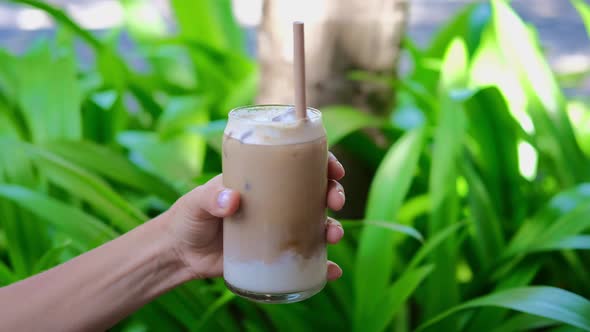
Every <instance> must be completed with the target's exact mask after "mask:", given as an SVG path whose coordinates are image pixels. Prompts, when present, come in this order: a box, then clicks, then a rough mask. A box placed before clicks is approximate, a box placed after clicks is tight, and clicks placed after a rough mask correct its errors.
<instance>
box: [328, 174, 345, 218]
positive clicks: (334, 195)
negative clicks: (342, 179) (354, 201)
mask: <svg viewBox="0 0 590 332" xmlns="http://www.w3.org/2000/svg"><path fill="white" fill-rule="evenodd" d="M327 195H328V197H327V203H328V207H329V208H330V209H332V210H334V211H339V210H340V209H342V207H343V206H344V203H345V202H346V197H345V195H344V188H343V187H342V185H341V184H340V183H338V181H336V180H328V194H327Z"/></svg>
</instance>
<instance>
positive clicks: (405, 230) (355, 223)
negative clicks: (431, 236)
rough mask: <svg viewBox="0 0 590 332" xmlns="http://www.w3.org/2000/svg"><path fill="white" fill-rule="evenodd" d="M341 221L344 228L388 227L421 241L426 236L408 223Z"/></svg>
mask: <svg viewBox="0 0 590 332" xmlns="http://www.w3.org/2000/svg"><path fill="white" fill-rule="evenodd" d="M340 223H341V224H342V226H344V228H349V227H350V228H352V227H362V226H367V225H371V226H376V227H381V228H383V229H384V230H385V229H386V230H390V231H393V232H398V233H401V234H405V235H408V236H411V237H413V238H414V239H416V240H418V241H420V242H423V241H424V237H423V236H422V234H420V232H418V231H417V230H416V229H415V228H413V227H410V226H407V225H402V224H398V223H393V222H390V221H376V220H352V221H347V220H341V221H340Z"/></svg>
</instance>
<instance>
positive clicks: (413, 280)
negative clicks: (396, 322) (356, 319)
mask: <svg viewBox="0 0 590 332" xmlns="http://www.w3.org/2000/svg"><path fill="white" fill-rule="evenodd" d="M432 270H433V266H432V265H427V266H423V267H419V268H415V269H411V270H406V271H405V272H404V273H403V274H402V275H401V276H400V277H399V278H398V279H397V280H396V281H395V282H394V283H393V284H392V285H391V286H389V288H388V289H387V290H386V291H385V293H384V294H383V295H382V296H381V297H380V302H379V304H378V305H377V306H376V307H375V309H376V310H375V311H373V312H371V313H370V314H369V315H368V316H367V317H364V319H363V321H362V322H363V325H362V326H361V327H360V330H358V331H363V332H364V331H367V332H373V331H374V332H378V331H385V329H386V327H387V325H388V324H389V323H390V322H391V320H392V319H393V318H394V317H395V316H396V314H397V313H398V312H399V310H400V309H401V308H402V306H403V304H404V303H405V302H406V300H407V299H408V298H409V297H410V295H412V293H414V291H415V290H416V288H417V287H418V286H419V285H420V283H421V282H422V281H423V280H424V278H426V277H427V276H428V275H429V274H430V273H431V272H432Z"/></svg>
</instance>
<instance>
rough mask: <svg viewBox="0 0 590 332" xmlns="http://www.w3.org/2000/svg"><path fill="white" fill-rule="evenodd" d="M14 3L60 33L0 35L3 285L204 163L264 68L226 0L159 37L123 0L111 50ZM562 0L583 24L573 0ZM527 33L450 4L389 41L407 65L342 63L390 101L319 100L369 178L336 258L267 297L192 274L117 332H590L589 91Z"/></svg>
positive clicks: (77, 249) (174, 186)
mask: <svg viewBox="0 0 590 332" xmlns="http://www.w3.org/2000/svg"><path fill="white" fill-rule="evenodd" d="M13 2H15V3H19V4H21V5H23V6H33V7H36V8H39V9H41V10H44V11H46V12H47V13H48V14H49V15H50V16H51V17H53V19H54V20H55V21H56V22H57V23H58V27H59V28H58V32H57V34H56V36H55V37H53V38H51V39H46V40H41V41H39V42H38V43H36V44H35V45H33V46H32V47H31V48H30V49H29V50H27V51H26V52H25V53H24V54H19V55H14V54H10V53H8V52H6V51H2V50H0V63H1V64H2V65H1V66H0V151H1V152H0V285H6V284H9V283H12V282H14V281H17V280H19V279H22V278H25V277H27V276H29V275H31V274H34V273H37V272H39V271H42V270H44V269H47V268H49V267H51V266H54V265H56V264H59V263H60V262H63V261H66V260H68V259H70V258H71V257H73V256H75V255H77V254H80V253H82V252H84V251H86V250H89V249H91V248H93V247H95V246H97V245H100V244H101V243H104V242H105V241H108V240H109V239H112V238H114V237H116V236H117V235H119V234H121V233H123V232H125V231H127V230H129V229H131V228H133V227H135V226H136V225H138V224H140V223H141V222H143V221H145V220H146V219H147V218H149V217H152V216H155V215H157V214H158V213H160V212H161V211H163V210H165V209H166V208H167V207H168V206H170V204H171V203H172V202H173V201H174V200H175V199H176V198H177V197H178V196H179V195H181V194H182V193H184V192H186V191H187V190H189V189H190V188H192V187H194V186H195V185H198V184H200V183H203V182H204V181H206V180H207V179H209V178H211V177H212V176H213V175H215V174H217V173H218V172H220V169H221V168H220V166H221V164H220V158H219V153H220V145H219V139H220V135H221V132H222V130H223V127H224V125H225V122H224V121H225V117H226V113H227V111H228V110H229V109H231V108H233V107H235V106H239V105H244V104H248V103H251V102H252V100H253V97H254V95H255V93H256V86H257V81H258V79H259V78H258V71H257V65H256V63H255V62H254V61H253V60H251V59H249V58H248V57H247V55H246V53H245V51H244V45H243V38H242V35H241V32H240V29H239V28H238V26H237V25H236V23H235V21H234V20H233V18H232V16H231V11H230V1H229V0H223V1H213V0H199V1H184V0H174V1H172V2H171V4H172V9H173V14H174V15H175V18H176V20H177V23H178V27H179V29H178V33H176V34H174V35H170V33H169V32H167V31H166V30H165V28H164V25H163V23H162V22H163V19H162V18H161V17H154V18H152V19H151V20H148V21H145V20H138V15H137V13H140V12H141V11H142V6H145V3H142V2H141V1H132V0H126V1H122V4H123V7H124V9H125V17H126V21H125V27H124V29H125V31H126V32H127V33H128V34H129V35H130V36H131V38H132V39H133V40H134V42H135V43H136V44H137V47H136V48H135V49H133V50H132V51H131V53H130V54H126V55H125V56H123V54H120V53H119V52H118V51H117V48H116V45H117V42H118V38H119V37H120V36H119V33H118V32H117V31H113V32H112V33H107V34H105V35H104V36H103V37H98V36H96V35H95V34H94V33H92V32H90V31H86V30H84V29H83V28H81V27H79V26H78V25H77V24H76V22H75V21H73V20H72V19H70V18H69V17H68V16H67V14H66V13H65V12H63V11H62V10H61V9H59V8H56V7H54V6H52V5H49V4H46V3H44V2H41V1H35V0H13ZM572 4H573V5H574V6H575V7H576V9H577V10H578V11H579V12H580V14H581V17H582V18H583V20H585V23H586V27H587V28H589V27H590V18H589V16H588V13H590V6H588V5H587V4H585V3H584V2H583V1H577V0H573V1H572ZM187 13H191V15H190V16H187ZM194 15H199V19H197V18H196V17H194ZM537 38H538V37H537V35H536V32H535V30H534V27H531V26H528V25H527V24H525V23H524V22H523V21H522V20H521V19H520V18H519V17H518V15H517V14H516V13H515V12H514V11H513V10H512V8H511V7H510V5H509V4H508V3H507V2H504V1H501V0H492V1H489V2H483V3H477V4H471V5H468V6H466V7H465V9H464V10H463V11H461V12H460V13H459V14H458V15H457V16H456V17H454V18H453V19H452V20H450V21H449V22H448V23H446V24H445V26H443V27H441V28H440V30H439V32H438V33H437V35H436V36H435V37H434V38H433V40H432V42H431V43H430V45H429V46H428V47H426V48H418V47H416V46H415V45H414V44H413V42H412V41H411V40H409V39H406V40H405V41H404V48H405V50H406V51H407V53H408V54H409V56H410V58H411V61H412V63H413V68H412V70H411V71H410V72H409V73H407V74H405V75H404V76H402V77H397V78H394V77H389V76H386V75H385V76H380V77H378V78H375V77H373V76H372V75H369V74H366V73H362V72H355V73H351V79H360V80H375V79H378V81H379V83H380V84H382V83H388V84H390V85H391V86H392V88H393V89H395V93H396V100H397V101H398V102H397V105H396V107H395V109H393V110H391V111H390V112H384V114H383V115H380V116H371V115H366V114H365V113H361V112H359V111H357V110H355V109H354V108H351V107H348V106H342V105H334V106H331V107H326V108H325V109H323V110H322V111H323V112H324V115H325V117H324V119H325V122H326V128H327V131H328V139H329V143H330V145H331V146H334V145H338V146H339V147H340V148H341V149H344V150H346V151H348V152H349V153H350V154H352V155H353V156H355V157H356V158H357V161H358V162H359V163H360V164H361V165H363V166H364V167H365V168H366V169H367V170H369V171H370V172H372V174H373V180H372V183H371V187H370V192H369V197H368V200H367V202H366V204H365V211H364V218H363V220H356V221H346V222H344V225H345V228H346V229H347V236H346V238H345V239H344V240H343V242H342V243H340V244H338V245H336V246H333V247H331V248H330V249H329V250H330V251H329V254H330V257H331V259H333V260H335V261H337V262H338V263H339V264H340V265H341V266H342V267H343V268H344V275H343V277H342V279H341V280H340V281H338V282H335V283H332V284H330V285H329V286H328V287H327V289H326V290H325V291H324V292H322V293H321V294H320V295H318V296H315V297H313V298H312V299H310V300H308V301H305V302H303V303H298V304H293V305H288V306H268V305H259V304H253V303H249V302H246V301H244V300H242V299H240V298H237V297H235V296H233V295H232V294H231V293H229V292H228V291H227V290H226V289H225V287H224V286H223V283H222V282H221V281H220V280H204V281H194V282H190V283H188V284H185V285H183V286H181V287H179V288H177V289H175V290H173V291H171V292H169V293H168V294H166V295H164V296H162V297H160V298H159V299H158V300H156V301H154V302H153V303H151V304H149V305H146V306H145V307H144V308H142V309H141V310H140V311H138V312H137V313H135V314H134V315H132V316H131V317H129V318H128V319H126V320H125V321H123V322H121V323H120V324H119V325H117V326H116V327H115V328H114V329H113V330H114V331H175V330H183V331H184V330H186V331H209V330H222V331H241V330H247V331H271V330H285V331H290V330H293V331H302V330H324V329H326V330H327V329H329V330H342V331H349V330H350V331H369V332H371V331H396V332H405V331H430V330H432V331H438V330H445V331H523V330H543V331H555V332H557V331H579V330H585V331H590V302H589V301H588V300H587V298H589V297H590V289H589V288H588V285H590V280H589V279H590V278H589V277H588V275H589V272H590V269H589V268H588V266H590V256H589V254H588V251H587V250H588V249H589V248H590V244H589V243H590V234H588V230H589V229H590V222H589V220H590V190H589V188H590V183H588V181H589V180H590V149H589V148H588V147H589V145H588V141H589V139H590V136H589V132H588V128H589V125H590V122H588V119H590V111H589V110H590V108H589V106H588V104H587V102H586V101H584V100H579V99H571V98H569V97H568V96H566V95H565V94H564V93H563V91H562V89H561V88H560V86H561V85H562V82H561V81H560V77H558V76H557V75H555V73H553V72H552V71H551V69H550V67H549V65H548V63H547V61H546V59H545V57H544V55H543V53H542V51H541V48H540V46H539V42H538V39H537ZM77 42H82V43H85V44H86V45H87V46H89V48H90V49H91V50H92V52H93V53H94V55H95V59H96V60H95V61H94V62H93V63H91V64H90V66H81V64H80V63H79V60H78V58H77V55H76V53H75V51H74V45H75V43H77ZM586 42H587V41H586ZM130 58H133V59H141V61H143V62H144V63H145V64H146V65H147V66H146V67H147V69H142V70H138V69H136V68H134V66H133V65H132V64H131V63H130V62H129V59H130ZM56 78H59V79H56ZM564 82H565V81H564ZM566 83H567V84H571V82H569V81H568V82H565V83H564V84H566ZM365 128H373V130H376V131H379V132H380V133H381V134H382V137H383V138H385V139H386V141H387V144H386V146H385V147H383V146H382V145H377V144H375V143H374V142H373V141H372V136H369V135H367V134H366V133H365V131H364V129H365ZM525 152H526V153H525Z"/></svg>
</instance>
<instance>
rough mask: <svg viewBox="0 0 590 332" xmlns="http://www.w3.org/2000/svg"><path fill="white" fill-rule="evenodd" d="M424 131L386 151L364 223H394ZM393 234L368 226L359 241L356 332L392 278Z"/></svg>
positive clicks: (418, 153) (407, 136) (374, 182)
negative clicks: (375, 221)
mask: <svg viewBox="0 0 590 332" xmlns="http://www.w3.org/2000/svg"><path fill="white" fill-rule="evenodd" d="M423 144H424V129H423V128H419V129H415V130H413V131H410V132H408V133H407V134H405V135H404V136H402V138H400V139H399V140H398V141H397V142H396V143H395V144H394V145H393V146H392V147H391V148H390V150H389V152H388V153H387V155H386V156H385V158H384V159H383V161H382V163H381V165H380V166H379V168H378V169H377V172H376V174H375V177H374V178H373V182H372V184H371V189H370V192H369V198H368V202H367V213H366V216H365V217H366V219H369V220H385V221H393V220H394V219H395V217H396V214H397V212H398V209H399V207H400V206H401V204H402V202H403V200H404V198H405V197H406V194H407V192H408V190H409V188H410V184H411V181H412V179H413V177H414V174H415V172H416V167H417V163H418V157H419V155H420V152H421V150H422V147H423ZM393 245H394V234H391V233H390V232H384V231H383V230H382V229H381V227H377V226H367V227H365V228H364V229H363V231H362V233H361V237H360V240H359V248H358V252H357V259H356V267H355V270H354V273H355V278H356V280H355V287H354V289H355V320H354V322H355V323H354V326H355V329H358V328H360V326H361V325H358V324H360V323H361V322H360V321H359V319H360V318H361V317H364V316H365V315H366V313H368V312H371V310H372V308H374V306H375V305H377V299H378V296H379V294H382V293H383V292H384V291H385V289H386V287H387V285H388V284H389V280H390V278H391V273H392V267H393V262H392V260H393V253H392V249H393Z"/></svg>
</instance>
